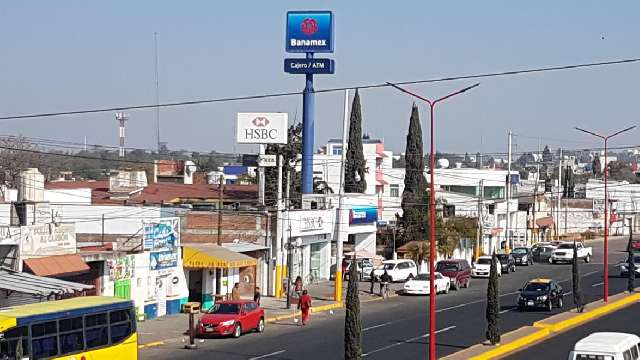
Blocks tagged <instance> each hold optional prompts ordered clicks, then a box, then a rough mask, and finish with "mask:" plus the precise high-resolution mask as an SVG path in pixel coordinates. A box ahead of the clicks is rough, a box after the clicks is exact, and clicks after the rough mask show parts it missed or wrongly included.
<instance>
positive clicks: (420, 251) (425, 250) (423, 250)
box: [407, 241, 429, 267]
mask: <svg viewBox="0 0 640 360" xmlns="http://www.w3.org/2000/svg"><path fill="white" fill-rule="evenodd" d="M407 251H408V253H409V256H410V257H411V260H413V261H414V262H415V263H416V264H418V267H421V266H422V263H423V262H424V261H425V260H427V259H428V258H429V242H427V241H416V242H413V243H411V244H410V245H409V246H408V249H407Z"/></svg>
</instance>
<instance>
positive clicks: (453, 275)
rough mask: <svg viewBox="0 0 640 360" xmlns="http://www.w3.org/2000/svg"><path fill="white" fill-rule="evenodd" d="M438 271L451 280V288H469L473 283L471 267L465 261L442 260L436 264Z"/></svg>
mask: <svg viewBox="0 0 640 360" xmlns="http://www.w3.org/2000/svg"><path fill="white" fill-rule="evenodd" d="M436 271H437V272H439V273H441V274H442V275H444V276H446V277H448V278H450V279H451V288H453V289H456V290H458V289H460V288H462V287H464V288H468V287H469V283H470V282H471V266H470V265H469V262H468V261H467V260H464V259H449V260H441V261H438V263H437V264H436Z"/></svg>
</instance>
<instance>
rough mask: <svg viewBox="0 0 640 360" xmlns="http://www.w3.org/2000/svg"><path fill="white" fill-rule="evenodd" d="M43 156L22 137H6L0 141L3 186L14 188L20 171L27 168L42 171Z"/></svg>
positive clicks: (0, 165)
mask: <svg viewBox="0 0 640 360" xmlns="http://www.w3.org/2000/svg"><path fill="white" fill-rule="evenodd" d="M42 160H43V156H42V154H41V153H40V152H39V150H38V147H37V146H36V145H34V144H33V143H30V142H28V141H27V139H26V138H24V137H23V136H8V137H4V138H2V139H0V169H2V170H0V171H1V173H2V174H3V175H4V179H3V180H4V184H5V185H7V186H9V187H13V188H15V187H16V186H17V183H18V175H19V174H20V171H22V170H25V169H27V168H40V171H41V172H42V173H43V174H46V171H45V169H42V168H41V167H42V165H43V164H44V163H43V161H42Z"/></svg>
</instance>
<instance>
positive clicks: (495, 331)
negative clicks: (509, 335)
mask: <svg viewBox="0 0 640 360" xmlns="http://www.w3.org/2000/svg"><path fill="white" fill-rule="evenodd" d="M497 263H498V258H497V257H496V255H495V254H493V256H492V257H491V270H490V271H489V283H488V285H487V310H486V312H485V317H486V319H487V332H486V338H487V340H488V341H489V342H490V343H491V345H496V344H499V343H500V324H499V323H498V320H499V317H500V298H499V297H498V292H499V290H498V269H497V266H496V265H497Z"/></svg>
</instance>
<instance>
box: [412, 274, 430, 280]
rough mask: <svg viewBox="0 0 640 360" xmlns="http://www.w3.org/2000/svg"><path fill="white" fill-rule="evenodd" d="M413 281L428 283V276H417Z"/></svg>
mask: <svg viewBox="0 0 640 360" xmlns="http://www.w3.org/2000/svg"><path fill="white" fill-rule="evenodd" d="M413 280H420V281H429V274H418V275H417V276H416V277H414V278H413Z"/></svg>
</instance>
